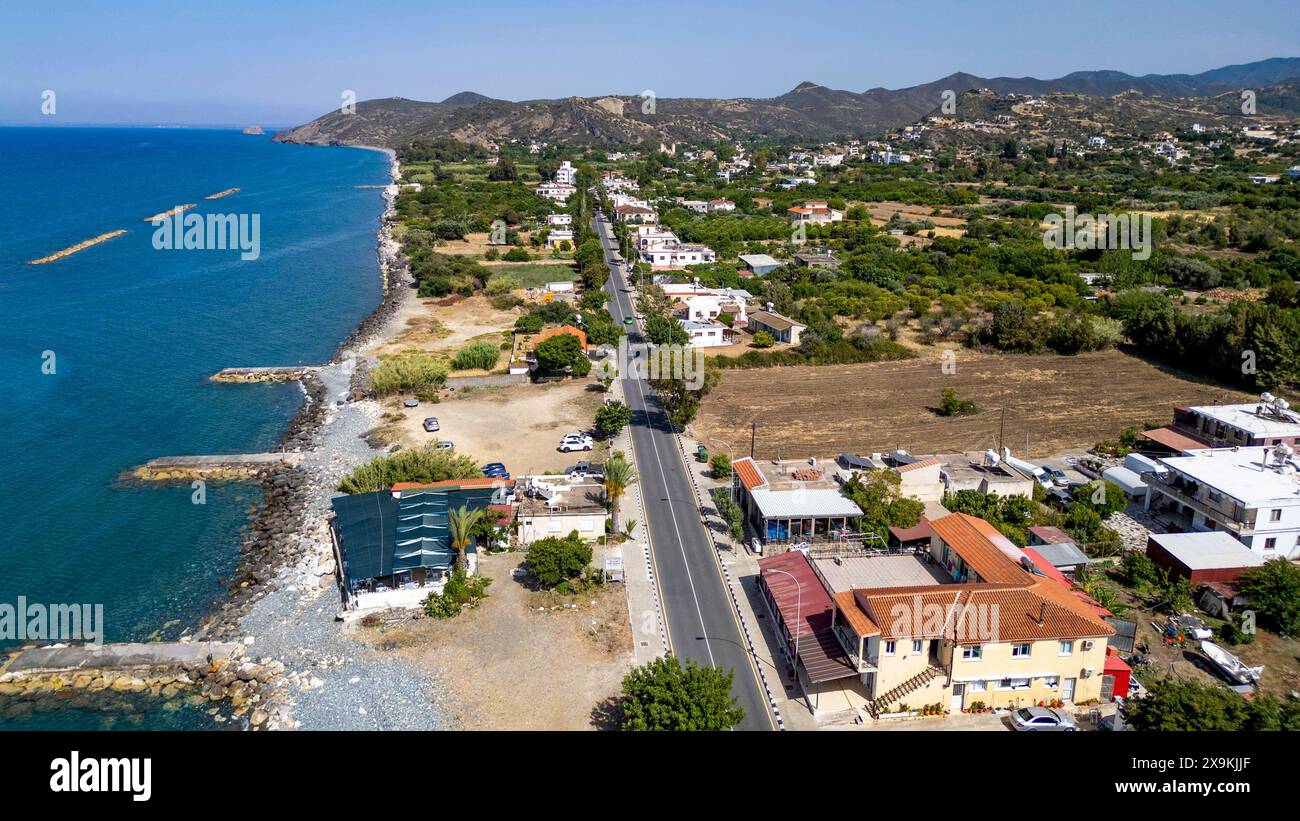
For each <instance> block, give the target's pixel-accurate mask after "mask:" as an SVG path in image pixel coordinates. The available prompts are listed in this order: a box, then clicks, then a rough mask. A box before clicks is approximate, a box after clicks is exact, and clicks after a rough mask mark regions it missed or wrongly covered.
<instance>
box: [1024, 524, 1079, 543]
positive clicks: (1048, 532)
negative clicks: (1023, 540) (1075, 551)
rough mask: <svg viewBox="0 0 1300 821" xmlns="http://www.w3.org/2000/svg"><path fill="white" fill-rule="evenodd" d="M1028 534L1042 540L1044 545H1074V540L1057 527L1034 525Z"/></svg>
mask: <svg viewBox="0 0 1300 821" xmlns="http://www.w3.org/2000/svg"><path fill="white" fill-rule="evenodd" d="M1029 532H1030V533H1032V534H1034V535H1035V536H1037V537H1038V538H1040V539H1042V540H1043V543H1044V544H1074V538H1073V537H1071V536H1070V534H1068V533H1066V532H1065V531H1064V530H1061V529H1060V528H1059V527H1052V526H1051V525H1034V526H1033V527H1031V528H1029Z"/></svg>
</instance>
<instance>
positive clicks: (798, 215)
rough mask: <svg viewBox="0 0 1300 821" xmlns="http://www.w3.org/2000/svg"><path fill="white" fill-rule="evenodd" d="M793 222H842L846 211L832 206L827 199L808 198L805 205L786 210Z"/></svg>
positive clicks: (808, 223)
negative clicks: (827, 202)
mask: <svg viewBox="0 0 1300 821" xmlns="http://www.w3.org/2000/svg"><path fill="white" fill-rule="evenodd" d="M786 216H787V218H788V219H789V220H790V222H791V224H794V225H798V224H800V223H802V224H805V225H823V224H825V223H828V222H841V221H843V219H844V212H843V211H840V210H839V209H836V208H831V207H830V206H828V205H827V204H826V201H825V200H808V201H807V202H805V203H804V204H803V205H796V206H794V207H792V208H789V209H787V210H786Z"/></svg>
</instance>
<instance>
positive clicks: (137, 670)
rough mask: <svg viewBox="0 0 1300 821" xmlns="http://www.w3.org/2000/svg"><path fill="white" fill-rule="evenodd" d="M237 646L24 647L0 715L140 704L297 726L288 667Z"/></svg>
mask: <svg viewBox="0 0 1300 821" xmlns="http://www.w3.org/2000/svg"><path fill="white" fill-rule="evenodd" d="M243 650H244V647H243V645H239V644H212V645H209V644H206V643H203V644H199V643H186V642H171V643H151V644H121V645H104V646H103V647H89V646H70V647H61V646H47V647H35V648H23V649H20V650H19V651H17V653H16V654H14V655H12V656H11V657H10V658H9V660H8V661H7V662H6V663H5V666H4V667H3V668H0V669H3V671H4V672H3V673H0V716H2V717H5V718H10V719H14V718H21V717H24V716H26V715H30V714H31V713H33V712H45V711H48V710H59V709H63V710H68V709H96V710H104V709H114V708H118V709H122V710H124V711H128V712H129V711H131V710H133V709H134V708H135V707H136V706H137V705H138V704H139V702H140V701H141V700H152V701H155V702H157V701H162V702H164V704H163V709H176V708H178V707H179V706H180V705H181V703H185V704H189V705H190V706H192V707H200V706H203V705H211V709H210V710H209V712H210V713H211V714H212V715H213V716H214V718H219V720H220V721H227V720H233V721H237V722H241V723H242V724H243V725H244V726H246V727H247V728H249V729H254V730H260V729H268V730H273V729H281V728H285V729H288V728H292V727H294V726H296V724H295V722H294V720H293V718H292V717H291V716H290V715H289V711H288V710H289V707H288V693H287V689H286V688H287V687H288V686H289V685H290V684H293V683H294V682H292V681H289V680H287V679H286V677H285V676H284V664H282V663H281V662H279V661H276V660H275V659H269V658H253V657H251V656H249V655H246V654H244V652H243Z"/></svg>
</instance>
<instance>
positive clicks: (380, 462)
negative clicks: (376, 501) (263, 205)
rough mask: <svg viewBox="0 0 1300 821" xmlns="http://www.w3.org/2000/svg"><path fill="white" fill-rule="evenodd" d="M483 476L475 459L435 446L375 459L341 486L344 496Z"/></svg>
mask: <svg viewBox="0 0 1300 821" xmlns="http://www.w3.org/2000/svg"><path fill="white" fill-rule="evenodd" d="M482 475H483V471H482V470H480V469H479V466H478V461H477V460H475V459H474V457H472V456H465V455H457V454H454V453H452V452H451V451H446V450H438V449H437V448H435V447H434V446H433V445H432V444H428V445H426V446H424V447H422V448H416V449H414V450H404V451H398V452H397V453H394V454H390V455H386V456H380V457H378V458H376V459H372V460H371V461H369V462H367V463H366V464H364V465H361V466H360V467H358V468H357V469H356V470H354V471H352V474H351V475H349V476H348V477H347V478H346V479H344V480H343V481H342V482H340V483H339V490H340V491H342V492H343V493H373V492H374V491H378V490H388V489H389V488H391V487H392V486H393V484H394V483H395V482H441V481H444V480H447V479H473V478H477V477H480V476H482Z"/></svg>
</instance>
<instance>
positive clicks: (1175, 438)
mask: <svg viewBox="0 0 1300 821" xmlns="http://www.w3.org/2000/svg"><path fill="white" fill-rule="evenodd" d="M1142 435H1143V436H1144V437H1145V438H1147V439H1150V440H1151V441H1152V442H1156V443H1157V444H1161V445H1164V446H1165V447H1167V448H1169V449H1170V450H1173V451H1175V452H1177V453H1186V452H1187V451H1189V450H1197V449H1200V448H1208V447H1210V445H1209V443H1208V442H1204V441H1202V440H1200V439H1197V438H1196V437H1195V436H1189V435H1188V434H1186V433H1183V432H1182V431H1177V430H1174V429H1173V428H1168V427H1166V428H1154V429H1153V430H1146V431H1142Z"/></svg>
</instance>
